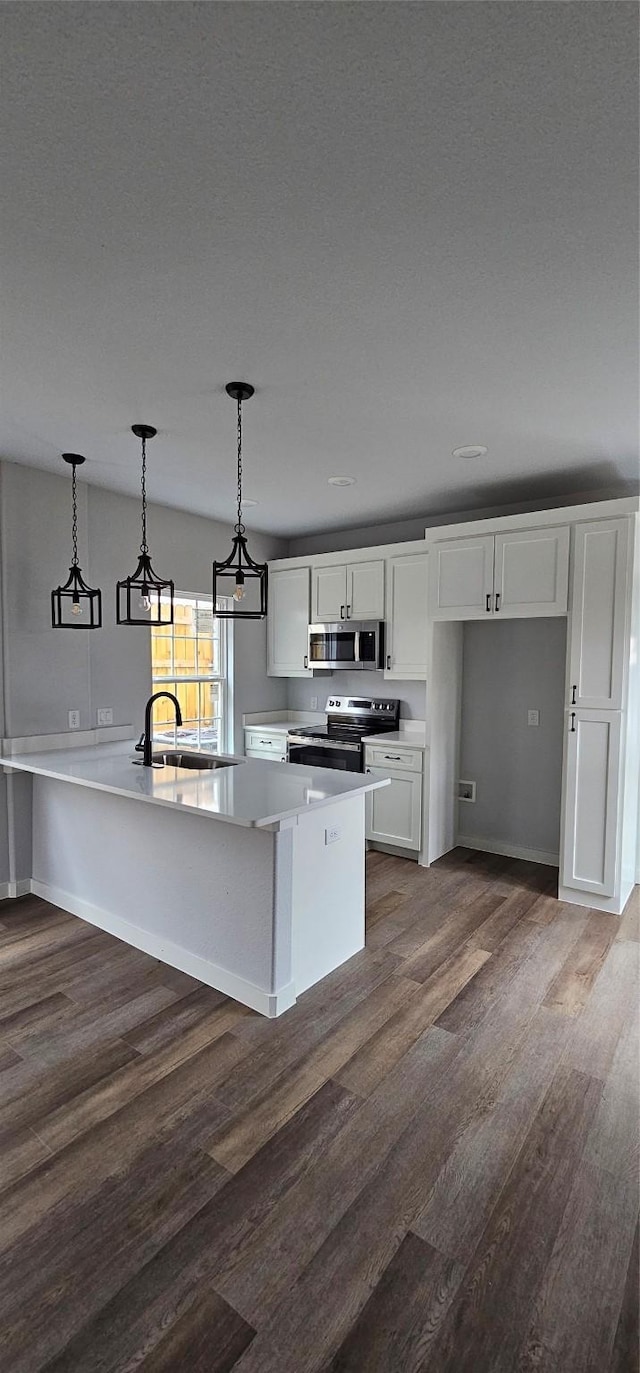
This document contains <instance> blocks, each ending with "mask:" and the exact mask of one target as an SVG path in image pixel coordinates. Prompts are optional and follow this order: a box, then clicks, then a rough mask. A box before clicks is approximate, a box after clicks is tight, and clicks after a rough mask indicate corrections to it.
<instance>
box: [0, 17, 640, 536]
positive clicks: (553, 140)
mask: <svg viewBox="0 0 640 1373" xmlns="http://www.w3.org/2000/svg"><path fill="white" fill-rule="evenodd" d="M637 23H638V11H637V6H636V5H635V4H631V3H630V4H626V3H616V4H610V3H602V4H601V3H588V4H587V3H582V2H581V0H579V3H542V4H538V3H535V2H533V0H527V3H520V2H519V0H514V2H511V0H509V2H508V3H497V4H493V3H482V4H479V3H475V2H474V0H472V2H471V3H421V4H404V3H390V4H387V3H354V4H351V3H341V4H331V3H320V4H315V3H301V4H297V3H284V4H279V3H264V4H252V3H250V4H245V3H242V2H241V0H232V2H231V3H222V4H218V3H207V4H191V3H188V2H187V3H170V2H167V0H165V3H162V4H145V3H134V4H128V3H110V2H109V0H106V2H104V3H100V4H94V3H89V4H84V3H74V4H67V3H62V4H57V3H48V4H40V3H30V4H24V3H22V0H19V2H18V3H16V4H11V3H9V4H4V5H3V6H2V8H1V11H0V24H1V26H2V31H3V34H2V65H3V74H2V109H1V117H2V121H3V129H4V152H3V166H2V211H1V213H2V254H3V264H2V292H3V300H2V324H1V329H2V348H3V361H2V385H3V392H4V402H3V407H2V410H3V414H2V419H1V421H0V456H2V457H4V458H7V459H10V460H13V461H17V462H26V463H31V464H34V465H36V466H38V467H54V468H56V467H58V468H59V467H61V464H60V461H59V453H60V451H61V450H63V449H71V450H75V451H79V452H82V453H85V454H86V456H87V458H88V460H89V461H88V462H87V466H86V467H85V469H84V472H83V476H84V475H85V474H86V478H87V480H88V481H94V482H96V483H98V484H101V485H104V486H108V487H112V488H114V489H117V490H123V491H129V492H134V491H136V490H137V459H138V446H137V444H136V441H135V440H133V438H132V437H131V436H130V434H129V432H128V430H129V426H130V425H131V424H132V423H133V422H135V421H143V422H147V423H152V424H155V425H156V426H157V428H158V429H159V430H160V434H159V437H158V438H157V439H155V440H154V443H153V446H150V450H149V463H150V474H149V490H150V495H151V498H152V499H155V500H159V501H162V502H164V503H166V504H168V505H175V506H179V507H183V508H186V509H190V510H199V511H201V512H203V513H206V514H210V515H214V516H218V517H222V518H225V517H229V516H231V515H232V514H233V493H234V444H235V432H234V426H235V417H234V410H233V404H232V402H231V401H230V400H228V399H227V397H226V396H225V395H224V389H223V388H224V383H225V382H226V381H228V380H231V379H234V378H239V377H240V378H247V379H248V380H250V381H252V382H253V383H254V385H255V386H256V396H255V398H254V399H253V400H251V401H250V402H249V403H248V404H247V406H246V407H245V416H244V418H245V469H246V481H245V491H246V494H247V495H248V496H251V497H253V498H254V499H256V500H257V501H258V502H259V504H258V506H257V507H256V509H255V510H254V511H252V512H251V515H252V518H251V520H250V523H251V524H252V525H254V526H255V527H256V528H261V529H265V530H267V529H268V530H273V531H277V532H281V533H284V534H289V533H300V532H304V531H311V530H317V529H322V528H330V527H336V526H340V525H343V526H346V525H349V524H351V525H354V524H358V523H360V524H363V523H365V522H369V521H370V522H375V521H379V520H389V519H392V518H399V517H401V516H403V515H415V514H416V513H418V512H427V511H429V510H432V511H436V510H443V509H445V510H446V509H456V510H459V509H461V508H463V507H474V506H475V507H479V506H486V505H488V504H492V503H493V504H499V503H502V502H504V501H508V500H518V501H522V500H526V499H527V498H528V497H530V496H531V497H534V498H537V497H540V496H543V495H554V494H561V493H564V492H568V491H571V490H581V491H584V490H586V489H589V488H591V489H595V488H602V487H609V486H611V485H613V484H616V483H622V482H624V481H625V480H626V481H629V480H633V479H634V478H635V477H636V476H637V449H636V430H637V356H636V334H637V295H636V280H637V265H636V264H637V226H636V206H637V134H636V108H637V74H636V73H637ZM463 444H486V445H487V446H488V449H489V452H488V454H487V456H486V457H484V458H481V459H479V460H477V461H475V462H473V463H471V462H465V461H463V460H460V459H458V460H455V459H453V458H452V457H451V450H452V449H453V448H455V447H457V446H460V445H463ZM336 473H338V474H340V473H348V474H349V475H352V476H354V477H355V478H357V484H356V485H355V486H352V487H349V488H334V487H331V486H328V485H327V478H328V477H329V476H331V475H332V474H336Z"/></svg>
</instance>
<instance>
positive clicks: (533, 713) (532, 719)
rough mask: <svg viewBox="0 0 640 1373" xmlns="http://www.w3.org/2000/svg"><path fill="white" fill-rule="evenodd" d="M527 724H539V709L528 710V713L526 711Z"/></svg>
mask: <svg viewBox="0 0 640 1373" xmlns="http://www.w3.org/2000/svg"><path fill="white" fill-rule="evenodd" d="M527 724H528V725H539V724H540V711H539V710H530V711H528V713H527Z"/></svg>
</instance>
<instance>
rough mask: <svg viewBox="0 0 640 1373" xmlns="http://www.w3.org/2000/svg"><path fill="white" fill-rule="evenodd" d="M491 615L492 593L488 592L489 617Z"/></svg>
mask: <svg viewBox="0 0 640 1373" xmlns="http://www.w3.org/2000/svg"><path fill="white" fill-rule="evenodd" d="M490 614H491V592H490V591H487V615H490Z"/></svg>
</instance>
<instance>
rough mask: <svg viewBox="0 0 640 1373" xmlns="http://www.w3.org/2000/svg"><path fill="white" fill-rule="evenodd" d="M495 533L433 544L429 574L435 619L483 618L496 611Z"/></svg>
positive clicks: (432, 610)
mask: <svg viewBox="0 0 640 1373" xmlns="http://www.w3.org/2000/svg"><path fill="white" fill-rule="evenodd" d="M493 551H494V536H493V534H484V535H482V536H481V537H479V538H476V539H471V538H470V539H447V540H445V541H443V542H442V543H437V544H434V546H433V548H432V550H431V553H430V557H431V560H432V561H431V569H430V573H429V584H430V605H431V615H432V618H433V619H434V620H483V619H484V617H485V615H490V614H491V613H492V610H493Z"/></svg>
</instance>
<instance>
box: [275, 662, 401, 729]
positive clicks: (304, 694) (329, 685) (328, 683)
mask: <svg viewBox="0 0 640 1373" xmlns="http://www.w3.org/2000/svg"><path fill="white" fill-rule="evenodd" d="M336 692H337V693H338V695H340V696H379V697H381V698H382V699H383V700H385V701H386V700H389V698H390V697H392V696H394V697H395V696H397V697H398V699H399V701H400V715H401V717H402V719H404V720H424V718H425V712H426V686H425V683H424V682H386V681H385V679H384V677H383V675H382V673H381V672H332V673H327V674H326V675H325V674H323V675H322V677H314V678H313V679H310V678H306V677H304V678H296V677H292V678H291V679H290V680H289V682H288V693H287V706H288V707H289V709H290V710H312V709H314V707H313V706H312V705H311V701H312V699H313V697H314V696H315V697H317V699H318V706H317V709H318V710H324V707H325V704H326V701H327V697H328V696H332V695H334V693H336Z"/></svg>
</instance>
